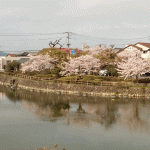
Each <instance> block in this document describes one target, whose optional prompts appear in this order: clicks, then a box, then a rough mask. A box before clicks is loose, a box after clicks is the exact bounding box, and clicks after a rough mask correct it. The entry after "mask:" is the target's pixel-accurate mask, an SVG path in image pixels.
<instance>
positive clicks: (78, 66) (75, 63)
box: [61, 55, 101, 75]
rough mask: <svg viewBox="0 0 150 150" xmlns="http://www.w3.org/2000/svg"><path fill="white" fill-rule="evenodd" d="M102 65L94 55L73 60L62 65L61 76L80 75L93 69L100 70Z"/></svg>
mask: <svg viewBox="0 0 150 150" xmlns="http://www.w3.org/2000/svg"><path fill="white" fill-rule="evenodd" d="M100 65H101V64H100V63H99V59H97V58H95V57H94V56H92V55H85V56H80V57H77V58H71V59H70V61H69V62H64V63H63V64H62V70H63V71H62V72H61V74H62V75H64V74H66V75H70V74H72V73H79V72H80V71H84V72H89V71H90V70H91V69H98V68H99V67H100Z"/></svg>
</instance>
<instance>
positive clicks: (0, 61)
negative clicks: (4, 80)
mask: <svg viewBox="0 0 150 150" xmlns="http://www.w3.org/2000/svg"><path fill="white" fill-rule="evenodd" d="M29 59H30V57H29V56H17V55H16V54H8V55H7V56H1V57H0V71H1V72H3V71H4V69H5V67H6V65H7V64H8V63H10V62H12V61H14V60H16V61H18V62H20V63H24V62H26V61H28V60H29Z"/></svg>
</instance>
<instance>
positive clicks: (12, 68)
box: [5, 60, 20, 72]
mask: <svg viewBox="0 0 150 150" xmlns="http://www.w3.org/2000/svg"><path fill="white" fill-rule="evenodd" d="M19 67H20V63H19V62H18V61H16V60H13V61H12V62H10V63H9V64H7V65H6V69H5V71H6V72H12V71H18V70H19Z"/></svg>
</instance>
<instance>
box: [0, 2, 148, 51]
mask: <svg viewBox="0 0 150 150" xmlns="http://www.w3.org/2000/svg"><path fill="white" fill-rule="evenodd" d="M0 12H1V14H0V45H1V48H0V50H1V51H23V50H41V49H42V48H45V47H49V45H48V43H49V42H50V41H52V42H54V41H55V40H56V39H57V40H58V39H59V38H60V37H62V40H61V42H60V43H61V44H64V47H66V42H67V39H66V37H67V34H65V33H64V32H72V34H70V35H71V36H70V37H71V39H70V43H71V47H72V48H75V47H78V48H81V47H82V44H84V43H86V44H88V45H89V46H90V47H92V46H95V45H99V44H107V45H109V44H114V45H115V47H124V46H125V44H134V43H136V42H139V41H141V42H150V37H149V36H150V34H149V33H150V0H90V1H89V0H49V1H48V0H47V1H46V0H42V1H41V0H40V1H39V0H36V1H32V0H30V1H29V0H26V2H25V1H24V2H20V1H19V0H18V1H16V0H5V1H4V0H1V2H0ZM54 33H55V34H54ZM35 34H36V35H35ZM10 35H11V36H10ZM121 44H123V45H121Z"/></svg>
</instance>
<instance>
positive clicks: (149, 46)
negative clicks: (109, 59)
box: [135, 42, 150, 48]
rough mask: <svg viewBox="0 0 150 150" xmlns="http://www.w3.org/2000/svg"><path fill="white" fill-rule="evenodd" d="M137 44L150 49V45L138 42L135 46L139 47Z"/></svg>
mask: <svg viewBox="0 0 150 150" xmlns="http://www.w3.org/2000/svg"><path fill="white" fill-rule="evenodd" d="M137 44H141V45H143V46H145V47H147V48H150V43H142V42H138V43H136V44H135V45H137Z"/></svg>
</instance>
